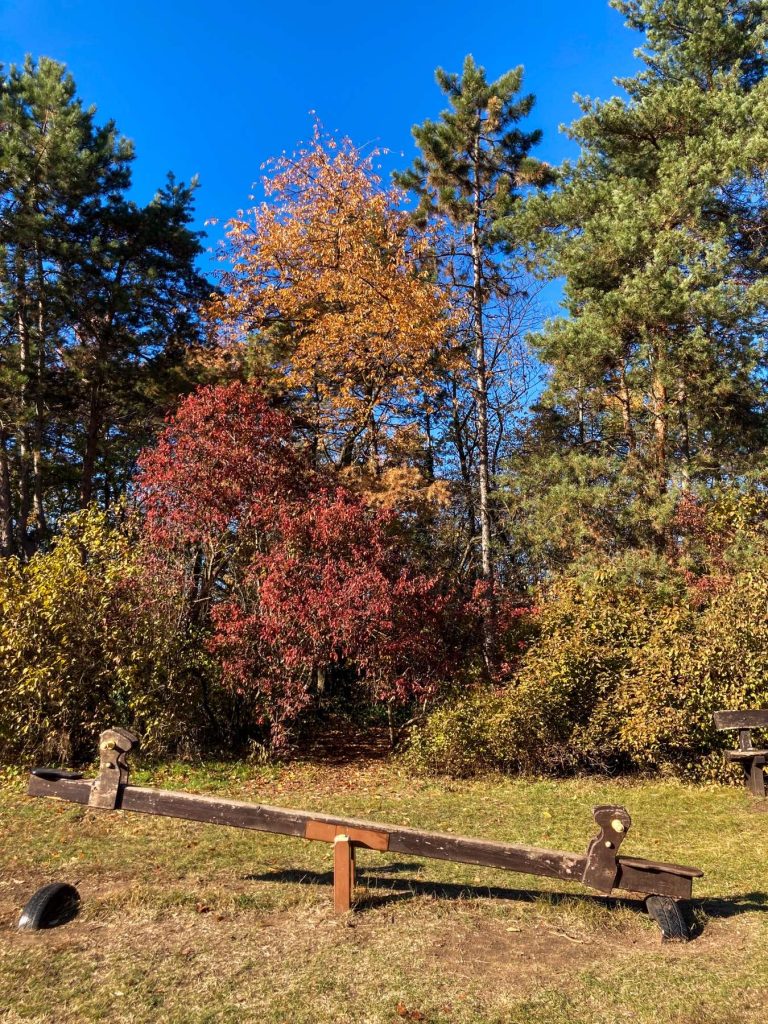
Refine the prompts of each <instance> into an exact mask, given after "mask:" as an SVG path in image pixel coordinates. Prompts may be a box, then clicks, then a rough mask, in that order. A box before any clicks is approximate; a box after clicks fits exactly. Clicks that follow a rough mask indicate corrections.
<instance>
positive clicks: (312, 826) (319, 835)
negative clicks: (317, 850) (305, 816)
mask: <svg viewBox="0 0 768 1024" xmlns="http://www.w3.org/2000/svg"><path fill="white" fill-rule="evenodd" d="M342 833H344V834H345V835H347V836H349V838H350V839H351V840H352V842H353V843H357V844H358V845H360V846H366V847H367V848H368V849H369V850H378V851H379V852H380V853H386V851H387V850H388V849H389V834H388V833H387V832H374V831H373V829H370V828H366V829H363V828H343V827H342V826H341V825H330V824H329V823H328V822H327V821H315V820H312V821H308V822H307V825H306V828H305V829H304V838H305V839H318V840H320V841H321V842H323V843H332V842H333V841H334V840H335V838H336V836H338V835H341V834H342Z"/></svg>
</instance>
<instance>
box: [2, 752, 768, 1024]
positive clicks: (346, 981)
mask: <svg viewBox="0 0 768 1024" xmlns="http://www.w3.org/2000/svg"><path fill="white" fill-rule="evenodd" d="M133 778H134V781H137V782H141V783H142V784H145V785H146V784H153V785H160V786H164V787H166V788H176V787H178V788H184V789H187V790H190V791H197V792H208V793H213V792H215V793H221V794H229V795H232V796H235V797H237V798H239V799H245V800H254V801H263V802H265V803H272V804H277V805H282V806H287V807H290V806H294V807H304V808H307V809H315V810H319V811H327V812H331V813H348V814H351V815H356V816H359V817H366V818H373V819H379V820H383V821H392V822H397V823H401V824H411V825H418V826H423V827H425V828H430V829H437V830H443V831H455V832H460V833H464V834H468V835H478V836H485V837H488V838H496V839H502V840H508V841H512V842H522V843H528V844H533V845H542V846H550V847H554V848H557V849H564V850H574V851H583V850H585V849H586V846H587V842H588V840H589V839H590V838H591V836H592V835H593V833H594V829H593V825H592V818H591V807H592V805H593V804H595V803H608V802H617V803H624V804H626V806H627V807H628V808H629V809H630V811H631V813H632V817H633V828H632V831H631V832H630V835H629V837H628V839H627V840H626V841H625V843H624V846H623V848H622V852H623V853H626V854H627V855H632V854H634V855H636V856H646V857H651V858H657V859H662V860H671V861H676V862H678V863H687V864H695V865H697V866H699V867H701V868H703V869H704V871H705V873H706V877H705V878H704V879H702V880H700V881H698V882H696V883H695V886H694V891H695V894H696V897H697V900H696V902H695V904H694V908H695V914H696V917H697V919H698V923H699V926H700V927H702V928H703V930H702V931H701V934H700V935H699V936H698V937H697V938H696V939H695V941H693V942H690V943H688V944H686V945H665V946H662V945H661V943H660V936H659V932H658V930H657V928H656V926H655V925H654V924H653V923H652V922H651V921H650V920H649V919H648V918H647V917H646V916H645V915H644V913H643V912H642V904H640V903H634V902H632V901H627V902H625V903H612V904H610V905H609V903H608V901H606V900H605V899H602V898H598V897H594V896H589V895H587V894H586V893H585V890H582V889H581V887H579V886H577V885H571V884H567V883H562V882H557V881H548V880H544V879H536V878H533V877H530V876H522V875H511V874H508V873H506V872H501V871H494V870H489V869H481V868H475V867H471V866H467V865H458V864H450V863H447V862H440V861H421V860H419V859H418V858H415V857H402V856H398V855H386V854H376V853H372V852H367V851H363V852H362V853H361V854H360V855H359V864H360V866H361V870H360V876H361V877H360V883H361V884H360V888H359V889H358V891H357V897H358V908H359V909H358V911H357V912H353V913H352V914H350V915H348V916H347V917H345V918H336V917H334V915H333V913H332V909H331V882H332V876H331V871H330V862H331V851H330V848H329V847H328V846H327V845H325V844H323V843H307V842H302V841H301V840H297V839H289V838H284V837H280V836H274V835H267V834H261V833H255V832H240V831H237V830H234V829H225V828H216V827H215V826H202V825H196V824H193V823H186V822H182V821H174V820H164V819H161V818H155V817H142V816H139V815H133V816H130V815H127V814H123V813H102V812H94V811H89V810H87V809H84V808H81V807H76V806H74V805H71V804H63V803H57V802H54V801H45V800H30V799H28V798H26V797H25V796H24V786H23V780H21V779H18V778H11V777H7V778H5V779H4V780H2V782H1V784H0V1021H2V1022H3V1024H19V1022H22V1021H24V1022H40V1024H42V1022H54V1021H55V1022H56V1024H75V1022H77V1024H80V1022H91V1021H107V1020H108V1021H110V1024H121V1022H129V1021H130V1022H132V1024H144V1022H168V1024H182V1022H183V1024H203V1022H205V1024H214V1022H216V1024H219V1022H221V1024H224V1022H237V1024H242V1022H245V1021H248V1022H250V1021H258V1022H264V1024H278V1022H290V1024H310V1022H311V1024H342V1022H344V1024H346V1022H355V1024H369V1022H370V1024H379V1022H382V1024H384V1022H398V1021H403V1020H405V1021H409V1020H411V1021H414V1020H416V1021H419V1020H420V1021H424V1022H429V1024H443V1022H445V1024H448V1022H455V1024H464V1022H482V1024H517V1022H526V1024H561V1022H562V1024H565V1022H567V1024H587V1022H589V1024H597V1022H600V1024H603V1022H607V1021H618V1022H622V1021H631V1022H633V1024H650V1022H664V1024H666V1022H676V1024H715V1022H718V1024H719V1022H728V1024H739V1022H751V1024H756V1022H757V1021H758V1020H761V1019H763V1018H764V1017H765V1010H766V1006H768V955H767V953H768V814H764V813H760V810H761V805H760V803H759V802H757V801H754V800H752V799H750V798H749V797H748V796H747V795H746V793H745V792H744V791H742V790H739V789H729V788H726V787H717V786H711V787H693V786H685V785H681V784H678V783H675V782H668V781H665V782H643V783H638V782H631V783H627V782H626V781H622V780H608V781H606V780H594V779H588V780H584V779H580V780H579V779H576V780H567V781H564V782H556V781H523V780H516V779H501V778H489V779H483V780H477V781H472V782H461V783H457V782H447V781H445V780H425V779H414V778H412V777H411V776H410V775H409V774H408V773H407V772H406V771H405V770H404V769H402V768H399V767H398V766H397V765H391V764H386V763H381V762H379V763H368V764H363V765H358V766H357V767H344V766H323V765H308V764H303V765H302V764H293V765H288V766H283V767H268V768H258V767H247V766H231V765H220V764H219V765H215V764H211V765H206V766H201V767H198V768H192V767H189V766H178V765H177V766H168V767H164V768H159V769H156V770H155V771H154V772H153V773H152V774H151V775H150V774H148V773H146V772H140V773H136V774H135V775H134V776H133ZM51 880H61V881H69V882H74V883H76V884H77V885H78V887H79V889H80V892H81V895H82V897H83V906H82V911H81V913H80V915H79V916H78V917H77V918H76V919H75V920H74V921H73V922H71V923H70V924H68V925H66V926H64V927H61V928H58V929H54V930H50V931H43V932H37V933H19V932H16V931H15V922H16V920H17V918H18V914H19V911H20V908H21V906H22V904H23V903H24V901H25V900H26V899H27V898H28V897H29V895H30V894H31V893H32V892H33V891H34V890H35V889H36V888H37V887H38V886H39V885H42V884H43V883H45V882H47V881H51Z"/></svg>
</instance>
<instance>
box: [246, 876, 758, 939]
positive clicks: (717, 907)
mask: <svg viewBox="0 0 768 1024" xmlns="http://www.w3.org/2000/svg"><path fill="white" fill-rule="evenodd" d="M420 866H421V865H419V864H410V863H394V864H388V865H382V866H380V867H377V868H375V869H370V868H368V869H366V868H360V869H358V871H357V878H358V882H359V884H361V885H364V886H366V887H367V890H368V891H367V892H366V894H365V895H364V896H362V897H361V898H360V899H358V900H357V901H356V904H355V905H356V907H357V908H358V909H359V910H363V909H366V908H375V907H381V906H385V905H387V904H390V903H399V902H400V901H402V900H408V899H413V898H414V897H416V896H432V897H435V898H437V899H489V898H490V899H499V900H517V901H518V902H522V903H534V902H536V900H539V899H543V900H546V902H547V903H550V904H552V905H554V906H557V905H558V904H559V903H562V902H564V901H571V900H573V899H577V900H579V901H583V902H584V903H586V904H588V905H593V906H602V907H625V908H626V909H628V910H631V911H633V912H634V913H637V914H643V915H645V914H646V913H647V911H646V909H645V897H640V898H638V899H631V898H622V897H613V896H594V895H592V894H590V893H565V892H549V891H545V892H542V891H536V890H531V889H513V888H507V887H501V886H488V885H459V884H457V883H455V882H424V881H420V880H419V879H416V878H400V877H398V876H399V875H401V874H406V873H409V874H413V873H416V872H418V870H419V868H420ZM245 880H246V881H250V882H290V883H300V884H301V883H303V884H304V885H328V886H332V885H333V871H299V870H295V869H284V870H281V871H266V872H264V873H263V874H258V875H257V874H252V875H246V876H245ZM682 905H683V907H684V908H685V909H684V916H685V917H686V918H687V919H688V924H689V927H690V931H691V935H692V937H694V938H695V937H696V936H697V935H699V934H701V931H702V928H703V921H702V920H701V919H702V917H703V918H705V919H706V918H717V919H721V918H729V917H735V916H737V915H738V914H747V913H751V912H755V911H758V912H768V893H765V892H746V893H739V894H737V895H734V896H731V897H730V898H728V899H717V898H715V899H712V898H709V899H703V900H697V899H692V900H686V901H682Z"/></svg>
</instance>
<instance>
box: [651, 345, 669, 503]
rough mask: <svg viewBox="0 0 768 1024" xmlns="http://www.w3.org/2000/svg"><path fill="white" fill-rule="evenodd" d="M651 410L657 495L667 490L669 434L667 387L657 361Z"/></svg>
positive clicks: (652, 388) (652, 387)
mask: <svg viewBox="0 0 768 1024" xmlns="http://www.w3.org/2000/svg"><path fill="white" fill-rule="evenodd" d="M651 397H652V403H653V405H652V411H653V436H654V445H653V465H654V472H655V477H656V487H657V491H658V494H659V495H662V494H664V493H665V492H666V490H667V479H668V471H667V458H668V451H667V448H668V434H669V395H668V394H667V387H666V384H665V383H664V381H663V380H662V378H661V374H660V372H659V367H658V363H657V364H656V366H655V368H654V374H653V381H652V384H651Z"/></svg>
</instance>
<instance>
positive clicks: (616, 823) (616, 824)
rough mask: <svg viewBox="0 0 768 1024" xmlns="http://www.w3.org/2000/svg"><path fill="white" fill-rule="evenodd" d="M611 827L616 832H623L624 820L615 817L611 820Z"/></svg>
mask: <svg viewBox="0 0 768 1024" xmlns="http://www.w3.org/2000/svg"><path fill="white" fill-rule="evenodd" d="M611 828H612V829H613V831H614V832H623V831H624V822H623V821H622V820H621V819H620V818H614V819H613V821H612V822H611Z"/></svg>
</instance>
